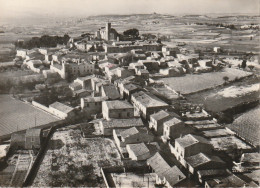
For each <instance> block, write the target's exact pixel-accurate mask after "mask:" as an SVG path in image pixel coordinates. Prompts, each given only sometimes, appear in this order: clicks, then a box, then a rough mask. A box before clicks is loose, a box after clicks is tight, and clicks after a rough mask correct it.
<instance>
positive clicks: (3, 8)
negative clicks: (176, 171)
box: [0, 0, 260, 19]
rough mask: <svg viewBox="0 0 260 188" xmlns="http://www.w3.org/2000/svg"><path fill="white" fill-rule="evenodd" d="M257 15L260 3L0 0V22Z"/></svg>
mask: <svg viewBox="0 0 260 188" xmlns="http://www.w3.org/2000/svg"><path fill="white" fill-rule="evenodd" d="M153 12H156V13H160V14H173V15H174V14H210V13H218V14H219V13H220V14H221V13H223V14H224V13H225V14H226V13H239V14H249V13H252V14H258V15H259V12H260V0H0V19H1V18H2V19H3V18H9V17H11V18H16V17H17V18H18V17H20V18H21V17H30V16H32V15H34V16H44V15H53V16H90V15H100V14H133V13H153Z"/></svg>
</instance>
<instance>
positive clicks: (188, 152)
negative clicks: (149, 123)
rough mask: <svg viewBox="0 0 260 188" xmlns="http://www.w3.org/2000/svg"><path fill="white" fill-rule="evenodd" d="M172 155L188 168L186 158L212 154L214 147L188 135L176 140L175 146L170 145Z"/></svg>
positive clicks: (197, 137) (204, 140)
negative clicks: (199, 154)
mask: <svg viewBox="0 0 260 188" xmlns="http://www.w3.org/2000/svg"><path fill="white" fill-rule="evenodd" d="M169 146H170V150H171V153H173V154H174V155H175V157H176V158H177V160H178V161H179V162H180V163H181V164H182V165H183V166H184V167H186V166H187V164H186V160H185V159H186V158H187V157H190V156H193V155H196V154H198V153H201V152H202V153H206V154H211V153H212V152H213V146H212V145H211V144H210V142H209V141H208V140H207V139H205V138H203V137H201V136H197V135H193V134H187V135H185V136H183V137H180V138H177V139H175V142H174V144H173V143H169Z"/></svg>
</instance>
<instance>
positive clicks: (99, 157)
mask: <svg viewBox="0 0 260 188" xmlns="http://www.w3.org/2000/svg"><path fill="white" fill-rule="evenodd" d="M81 135H82V133H81V130H80V129H79V128H78V129H69V128H66V129H62V130H58V131H57V132H55V133H54V135H53V138H52V140H51V142H50V146H49V147H50V148H49V150H48V151H47V153H46V155H45V157H44V160H43V162H42V164H41V166H40V169H39V171H38V174H37V176H36V178H35V181H34V184H33V186H40V187H42V186H44V187H46V186H87V187H104V186H105V184H104V182H103V179H102V176H101V173H100V167H105V166H115V165H120V164H122V163H121V159H120V155H119V153H118V151H117V149H116V146H115V144H114V143H113V141H112V140H110V139H108V138H102V137H97V138H83V137H82V136H81Z"/></svg>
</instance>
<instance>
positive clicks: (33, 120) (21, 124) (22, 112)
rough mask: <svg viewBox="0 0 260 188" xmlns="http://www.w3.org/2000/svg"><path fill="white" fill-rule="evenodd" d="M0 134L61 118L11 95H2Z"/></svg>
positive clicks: (0, 100)
mask: <svg viewBox="0 0 260 188" xmlns="http://www.w3.org/2000/svg"><path fill="white" fill-rule="evenodd" d="M0 106H1V107H0V136H3V135H6V134H10V133H13V132H16V131H18V130H25V129H28V128H32V127H35V126H40V125H44V124H48V123H51V122H54V121H58V120H59V119H58V118H56V117H54V116H52V115H50V114H48V113H47V112H44V111H42V110H39V109H37V108H34V107H33V106H31V105H29V104H26V103H24V102H22V101H19V100H15V99H13V98H11V97H10V96H9V95H0Z"/></svg>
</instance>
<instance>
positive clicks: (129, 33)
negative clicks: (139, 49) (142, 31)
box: [123, 28, 139, 38]
mask: <svg viewBox="0 0 260 188" xmlns="http://www.w3.org/2000/svg"><path fill="white" fill-rule="evenodd" d="M123 34H124V35H125V36H130V37H132V38H138V37H139V31H138V29H135V28H133V29H128V30H126V31H124V32H123Z"/></svg>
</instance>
